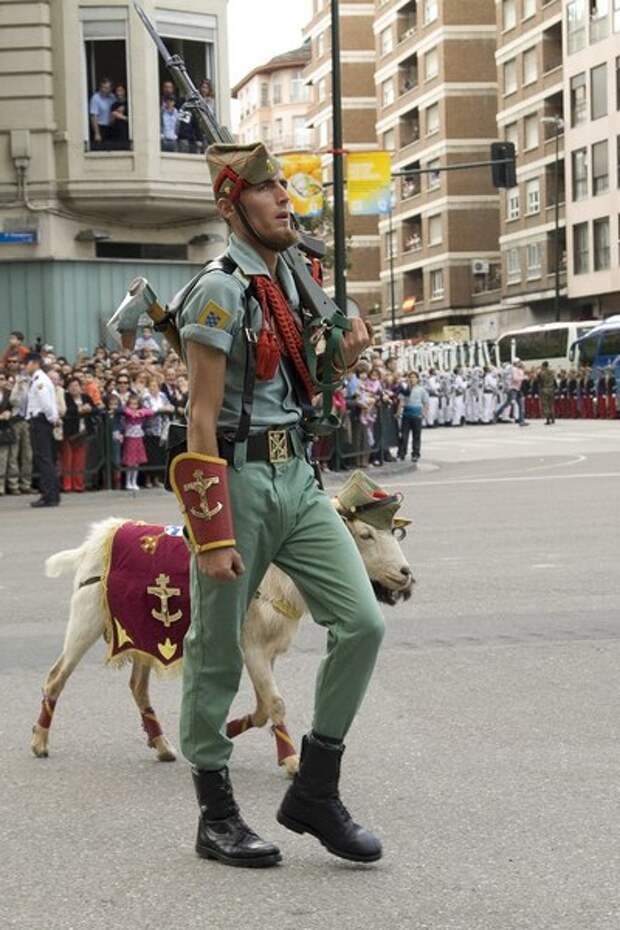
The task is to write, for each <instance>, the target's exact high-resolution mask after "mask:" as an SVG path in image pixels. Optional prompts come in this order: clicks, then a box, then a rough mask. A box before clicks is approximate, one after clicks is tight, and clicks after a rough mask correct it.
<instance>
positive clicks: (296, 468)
mask: <svg viewBox="0 0 620 930" xmlns="http://www.w3.org/2000/svg"><path fill="white" fill-rule="evenodd" d="M228 472H229V486H230V496H231V503H232V508H233V512H234V519H235V536H236V539H237V549H238V551H239V553H240V554H241V557H242V559H243V561H244V564H245V568H246V571H245V574H244V575H242V576H241V577H240V578H238V579H237V580H236V581H232V582H221V581H217V580H215V579H213V578H209V577H207V576H206V575H203V574H201V573H200V572H199V571H198V569H197V567H196V561H195V559H194V558H192V560H191V569H190V579H191V605H192V620H191V626H190V629H189V631H188V633H187V635H186V637H185V644H184V662H183V701H182V708H181V748H182V751H183V754H184V755H185V757H186V758H187V759H188V760H189V762H191V763H192V764H193V765H195V766H197V767H198V768H201V769H212V770H213V769H220V768H223V767H224V766H225V765H226V764H227V762H228V759H229V757H230V754H231V752H232V742H231V740H230V739H228V737H227V736H226V734H225V725H226V720H227V717H228V712H229V709H230V705H231V703H232V701H233V699H234V697H235V695H236V693H237V690H238V687H239V681H240V678H241V673H242V670H243V656H242V653H241V648H240V636H241V627H242V623H243V620H244V617H245V614H246V611H247V609H248V605H249V603H250V601H251V599H252V597H253V596H254V594H255V592H256V590H257V589H258V587H259V585H260V583H261V581H262V579H263V576H264V574H265V572H266V570H267V568H268V566H269V564H270V562H274V563H275V564H276V565H277V566H278V567H279V568H281V569H282V570H283V571H284V572H286V573H287V574H288V575H289V576H290V577H291V578H292V579H293V580H294V581H295V583H296V585H297V587H298V588H299V590H300V592H301V593H302V595H303V597H304V599H305V601H306V603H307V605H308V607H309V609H310V611H311V614H312V617H313V618H314V620H315V621H316V622H317V623H319V624H320V625H321V626H324V627H326V629H327V655H326V656H325V658H324V659H323V661H322V663H321V666H320V668H319V672H318V676H317V682H316V693H315V708H314V719H313V724H312V725H313V728H314V729H315V731H316V732H318V733H321V734H323V735H324V736H329V737H332V738H335V739H342V738H343V737H344V736H345V734H346V732H347V730H348V729H349V727H350V725H351V722H352V721H353V718H354V717H355V714H356V712H357V710H358V708H359V706H360V703H361V701H362V698H363V696H364V693H365V691H366V688H367V686H368V682H369V680H370V677H371V675H372V671H373V668H374V665H375V661H376V657H377V652H378V649H379V646H380V644H381V640H382V638H383V633H384V621H383V617H382V614H381V612H380V610H379V606H378V604H377V601H376V599H375V595H374V592H373V589H372V586H371V584H370V581H369V579H368V575H367V573H366V570H365V568H364V564H363V562H362V560H361V558H360V555H359V553H358V550H357V547H356V545H355V543H354V542H353V539H352V537H351V534H350V533H349V531H348V530H347V528H346V527H345V525H344V523H343V522H342V520H341V519H340V517H339V516H338V515H337V513H336V511H335V510H334V507H333V505H332V504H331V502H330V500H329V498H328V496H327V495H326V494H325V493H324V492H323V491H321V490H320V489H319V488H318V487H317V485H316V482H315V478H314V474H313V471H312V468H311V467H310V465H308V463H307V462H306V461H305V460H303V459H302V458H300V457H293V458H291V459H289V460H288V461H287V462H286V463H284V464H281V465H271V464H268V463H267V462H250V463H247V464H246V465H245V466H244V467H243V469H242V470H240V471H235V470H234V469H233V468H229V469H228Z"/></svg>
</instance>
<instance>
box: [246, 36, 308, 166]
mask: <svg viewBox="0 0 620 930" xmlns="http://www.w3.org/2000/svg"><path fill="white" fill-rule="evenodd" d="M309 61H310V45H309V44H306V45H302V47H301V48H297V49H294V50H293V51H290V52H285V53H284V54H283V55H276V57H275V58H272V59H271V60H270V61H268V62H267V64H265V65H262V66H261V67H259V68H254V69H253V70H252V71H250V73H249V74H247V75H245V77H243V78H242V79H241V80H240V81H239V83H238V84H236V85H235V86H234V87H233V89H232V96H233V97H234V98H235V99H237V100H238V101H239V105H240V114H239V129H238V137H239V141H240V142H242V143H243V144H246V143H249V142H255V141H256V140H259V139H260V140H261V141H262V142H264V143H265V144H266V145H267V146H269V147H270V148H271V149H272V150H273V151H274V152H275V153H276V154H277V153H279V152H287V151H297V152H299V151H304V150H305V149H309V148H310V144H311V141H312V133H311V130H309V129H307V128H306V117H307V112H308V105H309V100H310V90H309V88H308V86H307V84H306V82H305V80H304V68H305V67H306V65H307V64H308V62H309Z"/></svg>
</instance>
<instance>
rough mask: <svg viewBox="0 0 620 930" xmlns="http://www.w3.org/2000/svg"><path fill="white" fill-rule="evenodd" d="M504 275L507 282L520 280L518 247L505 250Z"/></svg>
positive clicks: (511, 282) (512, 282)
mask: <svg viewBox="0 0 620 930" xmlns="http://www.w3.org/2000/svg"><path fill="white" fill-rule="evenodd" d="M506 276H507V278H508V283H509V284H514V283H515V282H516V281H520V280H521V255H520V254H519V249H508V251H507V252H506Z"/></svg>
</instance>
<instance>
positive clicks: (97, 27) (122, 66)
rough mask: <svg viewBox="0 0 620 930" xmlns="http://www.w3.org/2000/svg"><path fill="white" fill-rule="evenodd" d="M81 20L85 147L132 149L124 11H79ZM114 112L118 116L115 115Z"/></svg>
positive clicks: (101, 9)
mask: <svg viewBox="0 0 620 930" xmlns="http://www.w3.org/2000/svg"><path fill="white" fill-rule="evenodd" d="M102 14H105V15H102ZM109 17H113V18H109ZM80 19H81V22H82V36H83V54H84V59H85V66H86V81H87V94H88V98H87V101H86V103H87V106H86V112H85V117H86V118H85V128H84V138H85V148H86V150H87V151H88V150H90V151H109V150H114V149H116V150H118V149H124V150H127V149H131V136H132V133H131V123H130V118H131V107H132V101H131V100H129V99H128V96H129V95H128V88H127V34H126V31H127V13H126V10H124V9H122V8H120V7H118V8H116V9H114V8H112V9H111V10H110V9H104V8H102V7H92V8H90V9H89V8H81V9H80ZM115 113H116V114H118V115H117V116H114V115H113V114H115Z"/></svg>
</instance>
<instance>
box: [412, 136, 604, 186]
mask: <svg viewBox="0 0 620 930" xmlns="http://www.w3.org/2000/svg"><path fill="white" fill-rule="evenodd" d="M618 140H619V144H620V136H619V137H618ZM426 167H427V168H428V169H429V172H430V173H429V174H427V175H426V177H427V178H428V189H429V191H433V190H437V188H438V187H441V172H439V171H437V170H435V169H437V168H439V159H438V158H434V159H433V160H432V161H429V162H427V163H426Z"/></svg>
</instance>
